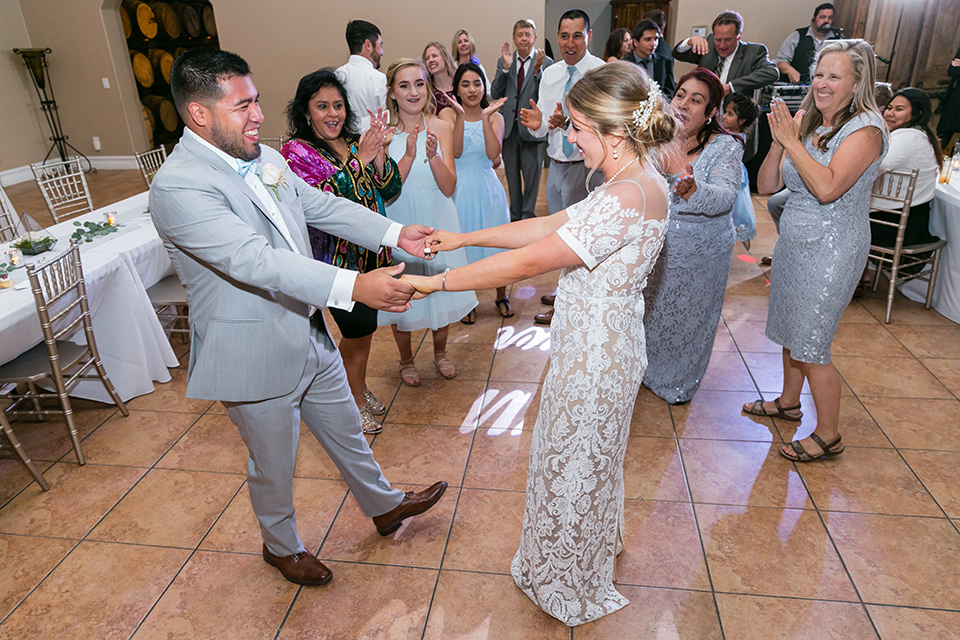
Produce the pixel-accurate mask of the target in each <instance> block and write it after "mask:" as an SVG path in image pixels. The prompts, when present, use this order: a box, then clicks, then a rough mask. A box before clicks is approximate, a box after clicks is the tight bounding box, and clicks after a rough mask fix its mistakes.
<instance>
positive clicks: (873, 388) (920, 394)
mask: <svg viewBox="0 0 960 640" xmlns="http://www.w3.org/2000/svg"><path fill="white" fill-rule="evenodd" d="M833 363H834V365H836V367H837V371H839V372H840V375H841V376H843V379H844V380H845V381H846V383H847V384H848V385H850V388H851V389H853V391H854V393H856V394H857V395H858V396H860V397H861V398H864V397H867V396H873V397H876V396H880V397H885V398H949V397H951V395H950V392H949V391H947V390H946V388H944V386H943V385H942V384H940V383H939V382H938V381H937V379H936V378H934V377H933V375H932V374H931V373H930V372H929V371H927V370H926V369H925V368H924V367H923V365H921V364H920V363H919V362H918V361H916V360H912V359H908V358H861V357H851V356H837V357H835V358H834V359H833Z"/></svg>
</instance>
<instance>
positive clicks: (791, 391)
mask: <svg viewBox="0 0 960 640" xmlns="http://www.w3.org/2000/svg"><path fill="white" fill-rule="evenodd" d="M875 77H876V73H875V62H874V56H873V49H872V48H871V47H870V45H869V44H867V43H866V42H864V41H863V40H839V41H837V42H832V43H830V44H828V45H827V46H825V47H824V48H823V49H821V51H820V54H819V55H818V56H817V66H816V71H815V73H814V76H813V80H812V82H811V88H810V93H809V94H808V95H807V97H806V99H805V100H804V103H803V105H802V108H803V109H804V113H803V114H798V116H797V117H796V118H794V117H791V116H790V112H789V110H788V109H787V107H786V105H784V104H783V102H782V101H776V102H775V103H774V104H773V105H772V110H771V113H770V115H769V116H768V119H769V122H770V131H771V133H772V134H773V139H774V142H773V145H772V146H771V147H770V153H769V154H768V155H767V157H766V158H765V159H764V161H763V166H762V167H761V169H760V174H759V176H758V183H759V187H760V190H761V192H765V193H774V192H776V191H779V190H780V189H781V188H783V186H784V185H786V186H787V188H788V189H790V199H789V200H788V201H787V204H786V207H785V208H784V211H783V217H782V218H781V220H780V237H779V239H778V240H777V245H776V248H775V249H774V254H773V255H774V260H773V269H772V271H771V276H770V281H771V282H770V303H769V304H770V307H769V313H768V316H767V331H766V334H767V337H768V338H770V339H771V340H773V341H774V342H776V343H777V344H780V345H782V346H783V369H784V373H783V389H782V392H781V394H780V397H779V398H777V399H776V400H774V401H773V402H763V400H757V401H756V402H753V403H749V404H746V405H744V411H746V412H747V413H752V414H756V415H766V416H775V417H778V418H783V419H787V420H799V419H800V418H801V416H802V415H803V414H802V413H801V412H800V390H801V388H802V387H803V383H804V380H805V379H806V380H809V381H810V390H811V392H812V393H813V402H814V404H815V405H816V407H817V427H816V429H815V430H814V433H813V434H812V435H811V436H810V437H809V438H805V439H803V440H800V441H794V442H792V443H790V444H788V445H785V446H784V447H782V448H781V449H780V453H781V455H783V456H784V457H786V458H789V459H791V460H794V461H797V462H810V461H812V460H816V459H818V458H822V457H824V456H834V455H837V454H839V453H841V452H843V444H842V443H841V442H840V433H839V424H838V423H839V418H840V375H839V374H838V373H837V370H836V368H834V366H833V364H832V362H831V360H830V344H831V343H832V342H833V336H834V334H835V333H836V331H837V326H838V324H839V323H840V316H841V315H843V312H844V310H845V309H846V308H847V305H848V304H849V303H850V299H851V298H852V296H853V292H854V289H855V288H856V286H857V281H858V280H859V278H860V274H861V273H863V267H864V264H865V263H866V259H867V251H868V249H869V246H870V224H869V219H868V217H867V213H868V206H869V198H870V186H871V185H872V184H873V181H874V180H875V179H876V177H877V170H878V168H879V166H880V161H881V160H882V159H883V156H884V154H886V151H887V135H886V127H885V126H884V124H883V120H882V119H881V118H880V114H879V113H878V112H877V109H876V103H875V101H874V97H873V83H874V79H875ZM784 155H786V158H785V159H784ZM781 167H782V168H781Z"/></svg>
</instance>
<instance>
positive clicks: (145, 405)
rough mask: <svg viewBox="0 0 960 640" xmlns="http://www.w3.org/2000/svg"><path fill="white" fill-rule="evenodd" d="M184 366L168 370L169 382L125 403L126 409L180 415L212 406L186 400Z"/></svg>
mask: <svg viewBox="0 0 960 640" xmlns="http://www.w3.org/2000/svg"><path fill="white" fill-rule="evenodd" d="M186 390H187V368H186V366H181V367H174V368H172V369H170V382H165V383H157V384H156V385H155V386H154V390H153V393H148V394H147V395H145V396H139V397H137V398H134V399H133V400H131V401H130V402H128V403H127V408H128V409H130V410H134V409H136V410H137V411H179V412H182V413H203V412H204V411H206V410H207V409H209V408H210V406H211V405H212V404H213V402H211V401H210V400H195V399H192V398H187V397H186V396H185V395H184V394H185V392H186Z"/></svg>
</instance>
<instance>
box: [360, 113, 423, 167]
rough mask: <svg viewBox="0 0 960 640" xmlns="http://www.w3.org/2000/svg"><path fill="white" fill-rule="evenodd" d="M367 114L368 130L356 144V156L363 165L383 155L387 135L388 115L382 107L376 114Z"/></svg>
mask: <svg viewBox="0 0 960 640" xmlns="http://www.w3.org/2000/svg"><path fill="white" fill-rule="evenodd" d="M367 113H369V114H370V128H369V129H367V130H366V131H364V132H363V134H361V136H360V142H359V143H357V156H358V157H359V158H360V161H361V162H363V163H364V164H370V163H371V162H373V161H374V160H376V159H377V156H378V155H380V154H382V153H383V142H384V140H385V139H386V137H387V134H388V133H389V128H388V127H387V121H388V119H389V114H387V113H384V111H383V107H380V108H379V109H378V110H377V113H374V112H373V111H371V110H369V109H367ZM414 142H416V138H414Z"/></svg>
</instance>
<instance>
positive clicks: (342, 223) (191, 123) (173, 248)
mask: <svg viewBox="0 0 960 640" xmlns="http://www.w3.org/2000/svg"><path fill="white" fill-rule="evenodd" d="M170 84H171V89H172V90H173V97H174V101H175V103H176V105H177V109H178V110H179V112H180V115H181V117H182V118H183V120H184V122H185V123H186V129H185V130H184V134H183V138H181V140H180V143H179V144H178V145H177V147H176V149H174V151H173V153H172V154H171V155H170V157H169V159H168V160H167V161H166V162H165V163H164V165H163V167H162V168H161V169H160V171H159V172H158V173H157V175H156V177H155V178H154V181H153V184H152V186H151V188H150V213H151V216H152V217H153V221H154V224H155V225H156V227H157V231H158V232H159V234H160V237H161V238H162V239H163V242H164V245H165V246H166V248H167V251H168V252H169V253H170V256H171V258H172V259H173V262H174V265H175V266H176V269H177V273H178V275H179V276H180V279H181V281H182V282H183V284H184V286H185V287H186V290H187V302H188V304H189V306H190V335H191V345H190V364H189V373H188V379H187V396H188V397H191V398H201V399H207V400H220V401H222V402H223V404H224V405H225V406H226V408H227V412H228V413H229V415H230V419H231V420H232V421H233V423H234V424H235V425H237V428H238V429H239V431H240V435H241V437H242V438H243V441H244V443H245V444H246V445H247V449H248V451H249V454H250V459H249V463H248V466H247V478H248V480H247V482H248V487H249V490H250V501H251V502H252V504H253V510H254V513H255V514H256V516H257V519H258V520H259V521H260V531H261V534H262V536H263V542H264V544H263V557H264V560H265V561H266V562H267V563H268V564H271V565H273V566H275V567H277V568H278V569H279V570H280V573H281V574H283V576H284V577H285V578H286V579H287V580H290V581H291V582H295V583H297V584H305V585H320V584H325V583H327V582H329V581H330V579H331V577H332V574H331V572H330V570H329V569H327V567H325V566H324V565H323V563H321V562H320V561H319V560H317V559H316V558H315V557H314V556H313V555H311V554H310V553H309V552H308V551H307V550H306V549H305V548H304V545H303V543H302V542H301V541H300V538H299V536H298V535H297V529H296V516H295V512H294V508H293V474H294V468H295V465H296V458H297V444H298V440H299V431H300V420H301V417H302V419H303V421H304V422H305V423H306V424H307V426H308V427H309V428H310V430H311V431H312V432H313V434H314V435H315V436H316V438H317V439H318V440H319V441H320V443H321V444H322V445H323V447H324V449H325V450H326V451H327V453H328V454H329V455H330V457H331V459H332V460H333V461H334V463H335V464H336V465H337V468H338V469H339V470H340V473H341V474H342V476H343V478H344V480H345V481H346V483H347V486H348V487H349V488H350V492H351V493H352V494H353V495H354V497H355V498H356V500H357V502H358V503H359V504H360V507H361V508H362V509H363V511H364V513H366V514H367V515H368V516H370V517H372V518H373V521H374V524H375V525H376V527H377V530H378V531H379V532H380V534H381V535H388V534H389V533H392V532H393V531H395V530H396V529H398V528H399V527H400V524H401V522H402V520H403V519H404V518H408V517H410V516H414V515H417V514H419V513H422V512H424V511H426V510H427V509H429V508H430V507H431V506H433V505H434V504H435V503H436V501H437V500H439V499H440V496H442V495H443V491H444V489H445V488H446V483H445V482H438V483H436V484H435V485H433V486H432V487H430V488H429V489H427V490H425V491H422V492H420V493H413V492H410V493H407V494H404V493H403V492H402V491H399V490H397V489H394V488H392V487H391V486H390V483H389V482H387V480H386V479H385V478H384V477H383V474H382V473H381V471H380V466H379V465H378V464H377V463H376V461H375V460H374V459H373V454H372V453H371V451H370V447H369V445H368V444H367V441H366V439H365V438H364V437H363V434H362V432H361V428H360V414H359V412H358V410H357V406H356V404H355V403H354V402H353V399H352V396H351V395H350V389H349V386H348V384H347V378H346V374H345V372H344V369H343V363H342V361H341V359H340V354H339V352H338V351H337V348H336V346H335V345H334V343H333V341H332V340H331V339H330V337H329V335H328V334H327V332H326V328H325V326H324V323H323V314H322V313H321V311H320V310H319V308H322V307H324V306H337V307H341V308H349V307H351V306H352V304H353V301H357V302H362V303H364V304H366V305H368V306H370V307H374V308H377V309H385V310H389V311H403V310H405V309H406V308H407V307H408V306H409V304H408V301H409V299H410V296H411V295H412V293H413V289H412V288H411V287H409V286H408V285H406V283H403V282H401V281H399V280H397V279H395V278H394V276H395V275H397V274H399V273H400V272H401V271H402V270H403V265H397V266H394V267H386V268H383V269H378V270H376V271H372V272H370V273H367V274H357V273H356V272H349V271H344V270H340V269H337V268H335V267H332V266H331V265H328V264H324V263H322V262H319V261H316V260H314V259H313V258H312V257H311V253H310V247H309V245H308V243H307V240H306V238H307V229H306V224H310V225H311V226H315V227H318V228H321V229H323V230H324V231H326V232H328V233H331V234H333V235H336V236H339V237H342V238H346V239H348V240H350V241H351V242H354V243H356V244H359V245H361V246H363V247H366V248H367V249H370V250H374V251H376V250H377V249H378V248H379V246H380V245H381V243H382V244H385V245H388V246H393V247H399V248H401V249H403V250H404V251H406V252H408V253H411V254H414V255H421V256H422V255H424V252H423V239H424V237H425V236H426V235H427V234H428V233H429V232H430V231H431V230H430V229H428V228H426V227H420V226H414V227H410V226H407V227H400V225H396V224H395V223H391V222H389V221H387V220H386V219H385V218H383V217H382V216H378V215H377V214H375V213H372V212H370V211H369V210H367V209H365V208H363V207H361V206H359V205H356V204H353V203H351V202H350V201H348V200H346V199H342V198H336V197H334V196H332V195H331V194H328V193H324V192H322V191H319V190H317V189H314V188H313V187H310V186H309V185H308V184H307V183H306V182H304V181H303V180H301V179H300V178H299V177H298V176H296V175H295V174H293V172H291V171H288V170H285V169H286V163H285V162H284V159H283V156H281V155H280V154H279V153H277V152H276V151H274V150H273V149H269V148H266V147H265V148H263V150H262V151H263V155H261V148H260V144H259V134H258V131H259V127H260V124H261V123H262V122H263V113H262V112H261V111H260V107H259V104H258V98H259V96H258V94H257V90H256V87H254V85H253V81H252V79H251V78H250V68H249V66H248V65H247V63H246V62H245V61H244V60H243V59H242V58H241V57H240V56H238V55H236V54H233V53H229V52H226V51H220V50H211V49H206V48H204V49H198V50H194V51H191V52H189V53H185V54H183V55H182V56H180V57H178V58H177V60H176V61H175V62H174V65H173V68H172V69H171V82H170ZM271 192H272V193H271Z"/></svg>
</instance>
